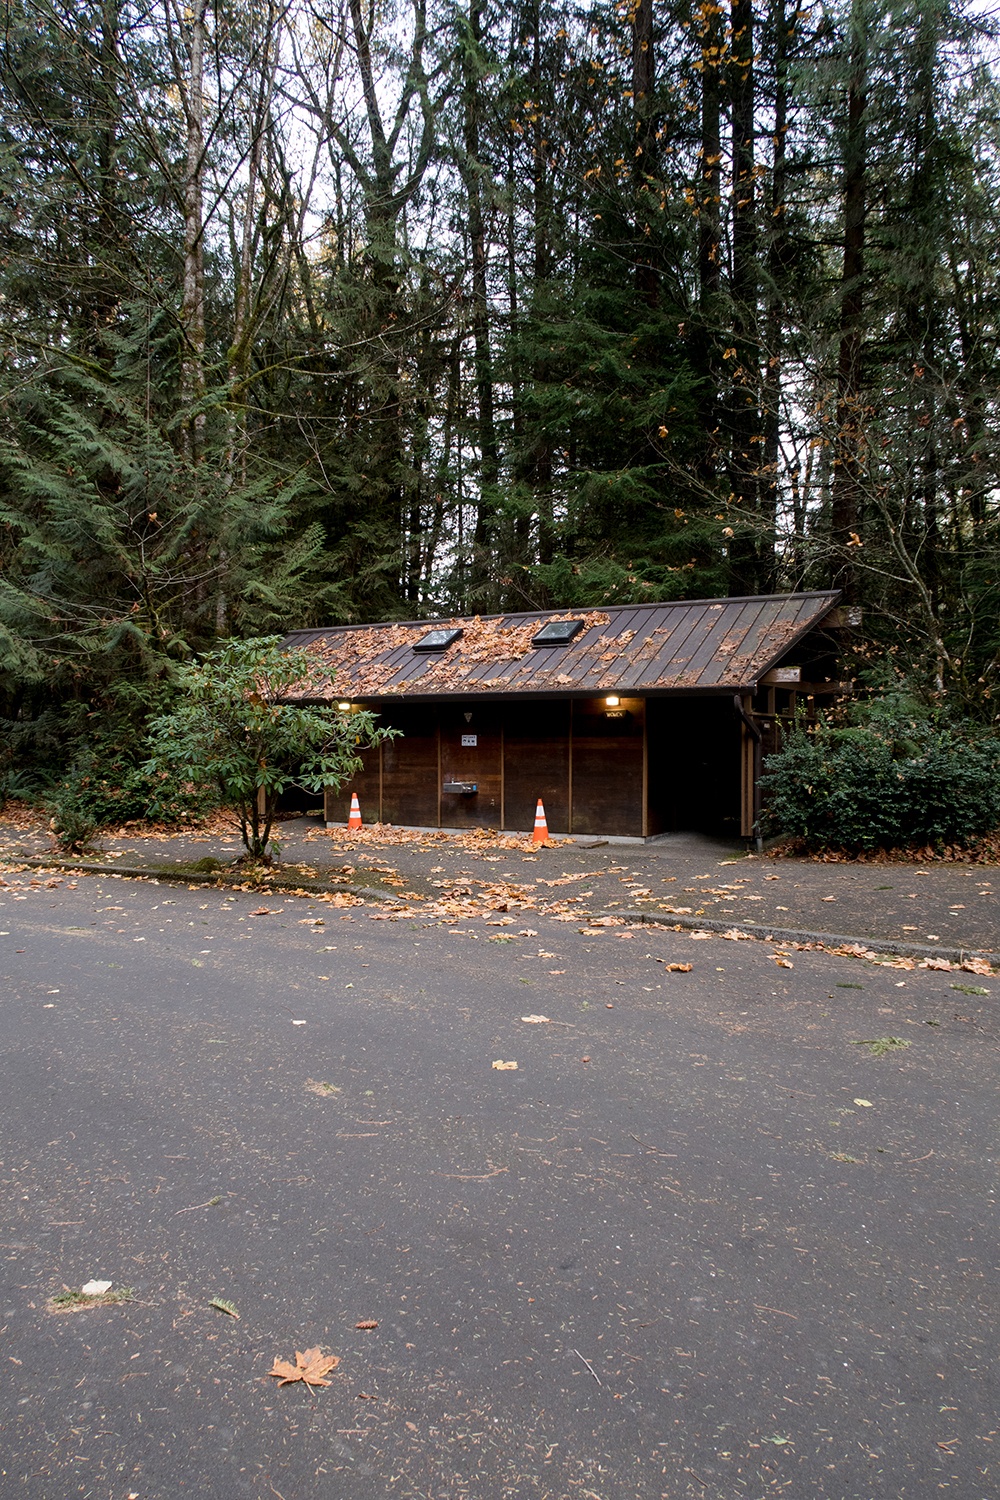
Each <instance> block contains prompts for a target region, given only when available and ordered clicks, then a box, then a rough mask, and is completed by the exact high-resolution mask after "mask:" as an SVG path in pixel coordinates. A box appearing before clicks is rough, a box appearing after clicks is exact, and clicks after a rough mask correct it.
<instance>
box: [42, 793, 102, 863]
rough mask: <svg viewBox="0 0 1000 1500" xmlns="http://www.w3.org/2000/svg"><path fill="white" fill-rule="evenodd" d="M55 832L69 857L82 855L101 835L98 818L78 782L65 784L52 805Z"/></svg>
mask: <svg viewBox="0 0 1000 1500" xmlns="http://www.w3.org/2000/svg"><path fill="white" fill-rule="evenodd" d="M48 805H49V811H50V812H51V814H52V825H51V826H52V832H53V834H54V835H55V839H56V842H57V843H58V844H59V845H60V847H61V848H63V849H65V850H66V852H67V853H68V854H82V853H83V851H84V850H85V849H87V848H88V847H89V845H90V842H91V840H92V839H93V837H94V834H95V833H96V832H97V819H96V818H95V816H94V812H93V809H92V808H91V806H90V805H89V803H88V801H87V798H86V795H85V792H84V791H83V789H82V788H81V786H80V783H79V782H78V781H64V782H62V783H61V784H60V785H59V787H57V789H56V791H55V793H54V795H53V797H52V798H51V800H50V802H49V804H48Z"/></svg>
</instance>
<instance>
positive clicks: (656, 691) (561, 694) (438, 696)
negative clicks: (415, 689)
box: [294, 667, 771, 708]
mask: <svg viewBox="0 0 1000 1500" xmlns="http://www.w3.org/2000/svg"><path fill="white" fill-rule="evenodd" d="M770 670H771V669H770V667H769V668H768V671H770ZM751 692H756V686H755V685H754V683H752V682H748V683H744V684H742V685H741V686H739V687H733V686H732V684H730V685H729V686H728V687H682V688H622V687H618V688H601V689H599V690H594V689H593V688H584V689H582V690H581V689H580V688H554V689H552V690H551V691H549V690H547V689H545V688H533V689H531V690H530V691H528V692H510V693H505V692H504V691H503V689H502V688H494V689H493V690H492V691H491V692H489V693H457V692H454V691H452V692H450V693H420V694H417V693H386V694H385V695H384V696H383V697H381V698H366V697H362V696H361V695H360V694H358V693H355V694H353V695H352V697H351V700H350V701H351V703H356V704H358V705H359V706H360V707H362V708H369V707H372V706H373V705H375V704H381V705H382V706H383V707H388V706H389V705H391V704H393V703H402V704H410V703H451V704H454V705H458V704H460V703H482V704H486V703H500V702H504V703H509V702H511V701H512V700H513V701H516V702H519V703H531V702H532V701H533V700H535V699H537V700H538V701H539V702H543V701H548V700H550V699H552V698H558V699H560V700H565V699H574V698H575V699H578V700H579V701H580V702H581V703H582V702H585V701H587V700H588V699H593V698H607V697H608V696H609V694H611V695H614V696H615V697H618V698H732V696H733V694H734V693H751ZM294 701H295V702H297V703H316V704H317V705H322V706H323V707H326V708H329V707H330V699H329V698H298V699H295V700H294ZM343 701H344V702H346V701H347V700H346V698H345V699H344V700H343Z"/></svg>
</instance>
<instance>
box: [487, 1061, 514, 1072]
mask: <svg viewBox="0 0 1000 1500" xmlns="http://www.w3.org/2000/svg"><path fill="white" fill-rule="evenodd" d="M492 1066H493V1068H494V1070H495V1071H496V1072H497V1073H507V1072H512V1071H516V1069H517V1063H516V1062H504V1061H503V1059H502V1058H500V1057H498V1058H497V1060H496V1062H495V1063H493V1065H492Z"/></svg>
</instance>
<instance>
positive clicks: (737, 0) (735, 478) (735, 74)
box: [729, 0, 773, 594]
mask: <svg viewBox="0 0 1000 1500" xmlns="http://www.w3.org/2000/svg"><path fill="white" fill-rule="evenodd" d="M730 24H731V29H732V36H731V42H730V54H731V56H730V66H729V94H730V101H731V124H732V153H733V182H732V193H733V201H732V273H731V282H730V284H731V289H732V299H733V346H734V350H735V353H734V354H733V356H732V358H731V366H732V368H731V371H730V381H731V384H730V396H729V400H730V424H731V450H730V476H731V483H732V490H733V499H734V501H735V503H736V505H737V506H738V507H739V515H740V516H741V517H742V518H743V521H744V525H745V528H746V529H745V530H741V531H738V532H737V539H736V542H735V544H734V547H733V549H732V551H731V554H730V566H731V570H732V574H733V577H732V585H733V587H734V589H735V590H736V591H738V592H743V593H750V594H752V593H756V592H757V591H758V589H759V587H760V580H759V578H758V572H759V568H758V563H759V560H760V559H762V558H765V557H766V554H767V550H768V548H769V547H770V549H771V552H772V558H773V542H771V541H769V539H768V538H767V537H766V536H764V535H762V534H761V529H760V516H759V510H758V503H757V502H758V479H759V471H760V464H761V454H760V444H759V439H760V435H761V434H760V419H759V414H758V402H759V389H760V367H759V360H760V344H759V338H760V335H759V328H758V305H757V304H758V269H757V183H756V153H755V141H754V124H755V121H754V105H755V99H754V66H753V61H754V55H753V47H754V31H753V7H752V0H733V3H732V7H731V10H730Z"/></svg>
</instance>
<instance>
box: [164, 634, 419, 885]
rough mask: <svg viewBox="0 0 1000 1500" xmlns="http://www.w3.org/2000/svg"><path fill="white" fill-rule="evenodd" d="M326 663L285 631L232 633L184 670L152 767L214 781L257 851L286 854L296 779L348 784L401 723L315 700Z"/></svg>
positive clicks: (264, 856)
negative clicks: (280, 847)
mask: <svg viewBox="0 0 1000 1500" xmlns="http://www.w3.org/2000/svg"><path fill="white" fill-rule="evenodd" d="M316 670H317V669H316V662H315V659H314V658H313V657H312V656H310V654H309V652H308V651H302V650H299V651H282V649H281V638H280V636H258V637H256V638H253V639H251V640H246V641H236V640H232V641H227V642H225V643H224V644H223V645H221V646H219V647H218V648H217V649H216V650H215V651H212V652H210V653H209V654H208V655H207V656H205V657H203V658H202V660H201V661H200V662H198V663H196V664H193V665H189V666H184V667H181V668H180V669H179V670H178V673H177V678H178V683H179V686H180V693H179V695H178V699H177V702H176V704H175V705H174V708H173V709H172V711H171V712H170V713H166V714H161V715H160V716H159V717H157V718H155V719H153V720H152V722H151V723H150V726H149V747H150V750H151V752H152V754H151V757H150V759H149V760H148V761H147V763H146V767H145V769H146V771H147V773H148V774H150V775H157V774H166V775H167V776H170V777H179V778H189V779H190V780H191V781H194V782H197V783H199V784H207V783H211V782H214V783H215V785H216V786H217V788H218V792H219V796H220V798H221V800H222V802H223V804H224V805H225V806H227V807H232V808H234V809H235V811H236V814H237V819H238V822H239V828H240V833H241V836H242V838H243V844H244V847H245V849H246V851H247V854H248V855H249V856H250V857H251V858H252V859H254V860H264V861H269V860H271V859H272V858H273V857H275V855H276V853H277V850H276V848H275V844H276V841H275V840H273V839H272V838H271V826H272V824H273V822H274V817H275V813H276V812H277V807H278V798H279V797H280V796H281V793H282V792H283V791H284V790H285V788H286V787H287V786H288V785H290V784H291V783H292V782H293V781H297V782H298V784H299V785H300V786H303V787H306V788H307V789H308V790H309V791H312V792H319V791H322V789H323V788H324V787H335V788H336V787H339V786H341V785H342V784H343V782H345V781H349V780H350V778H351V777H352V776H353V775H354V773H355V772H356V771H358V770H360V768H361V765H362V759H361V751H362V750H363V749H364V748H366V747H367V746H369V745H377V744H378V743H379V741H380V740H384V739H387V738H389V737H390V736H392V735H394V734H395V733H396V732H397V731H396V730H393V729H380V728H378V727H377V726H376V724H375V716H374V715H373V714H372V713H370V712H369V711H368V710H366V709H356V710H353V711H352V712H351V713H341V712H340V711H339V710H338V709H337V708H336V707H335V706H334V705H333V704H330V703H323V702H319V703H316V702H310V701H308V699H307V698H306V697H305V696H304V689H305V688H306V686H307V685H308V684H309V683H310V681H311V680H312V678H313V677H314V675H315V674H316ZM321 670H322V669H321ZM328 683H329V678H328V677H326V678H325V679H324V686H326V685H327V684H328Z"/></svg>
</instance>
